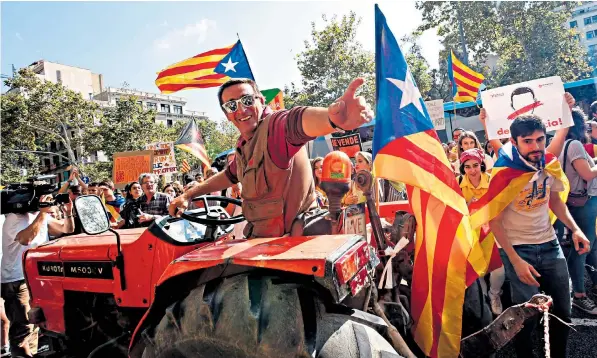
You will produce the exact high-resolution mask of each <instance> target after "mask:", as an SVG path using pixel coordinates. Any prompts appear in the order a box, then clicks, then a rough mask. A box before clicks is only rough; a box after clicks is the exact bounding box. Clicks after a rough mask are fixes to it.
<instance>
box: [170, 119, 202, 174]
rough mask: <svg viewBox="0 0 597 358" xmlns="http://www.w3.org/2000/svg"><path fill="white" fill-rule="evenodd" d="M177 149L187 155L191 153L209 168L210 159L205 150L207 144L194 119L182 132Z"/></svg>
mask: <svg viewBox="0 0 597 358" xmlns="http://www.w3.org/2000/svg"><path fill="white" fill-rule="evenodd" d="M174 145H175V146H176V148H178V149H181V150H184V151H185V152H187V153H191V154H193V155H194V156H196V157H197V158H199V160H201V162H202V163H203V164H204V165H205V166H207V167H209V166H210V162H209V157H208V156H207V150H205V144H204V142H203V136H202V135H201V131H199V128H197V124H196V123H195V120H194V119H191V120H190V121H189V123H188V124H187V125H186V127H185V128H184V129H183V130H182V133H181V134H180V137H179V138H178V140H177V141H176V142H175V143H174Z"/></svg>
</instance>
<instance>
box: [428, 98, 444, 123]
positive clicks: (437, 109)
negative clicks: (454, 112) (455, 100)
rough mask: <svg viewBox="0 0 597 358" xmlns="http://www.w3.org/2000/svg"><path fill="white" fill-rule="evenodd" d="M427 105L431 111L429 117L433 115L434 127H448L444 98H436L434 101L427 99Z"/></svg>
mask: <svg viewBox="0 0 597 358" xmlns="http://www.w3.org/2000/svg"><path fill="white" fill-rule="evenodd" d="M425 106H426V107H427V112H428V113H429V117H431V121H432V122H433V127H435V129H436V130H440V129H446V119H445V117H444V100H443V99H436V100H433V101H425Z"/></svg>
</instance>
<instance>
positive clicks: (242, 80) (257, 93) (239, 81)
mask: <svg viewBox="0 0 597 358" xmlns="http://www.w3.org/2000/svg"><path fill="white" fill-rule="evenodd" d="M244 83H247V84H249V85H251V87H253V91H254V92H255V96H261V92H260V91H259V87H257V83H255V81H253V80H250V79H248V78H233V79H231V80H228V81H226V82H225V83H224V84H223V85H221V86H220V88H219V89H218V101H220V106H221V105H223V104H224V101H223V100H222V93H223V92H224V90H225V89H226V88H228V87H232V86H234V85H242V84H244Z"/></svg>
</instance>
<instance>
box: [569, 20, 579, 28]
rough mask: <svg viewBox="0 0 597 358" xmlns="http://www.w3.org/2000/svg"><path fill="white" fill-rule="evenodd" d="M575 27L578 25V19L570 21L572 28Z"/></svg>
mask: <svg viewBox="0 0 597 358" xmlns="http://www.w3.org/2000/svg"><path fill="white" fill-rule="evenodd" d="M575 27H578V21H576V20H574V21H570V28H571V29H573V28H575Z"/></svg>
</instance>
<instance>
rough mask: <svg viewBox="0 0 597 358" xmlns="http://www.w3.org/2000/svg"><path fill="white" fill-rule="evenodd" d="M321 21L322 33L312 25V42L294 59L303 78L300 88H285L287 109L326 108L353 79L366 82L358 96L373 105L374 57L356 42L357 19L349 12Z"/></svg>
mask: <svg viewBox="0 0 597 358" xmlns="http://www.w3.org/2000/svg"><path fill="white" fill-rule="evenodd" d="M322 20H323V22H324V24H325V26H324V28H323V29H322V30H317V28H316V26H315V22H313V23H312V30H311V39H310V41H305V48H304V50H303V52H301V53H299V54H298V55H297V58H296V59H297V66H298V68H299V70H300V71H301V75H302V77H303V78H302V80H301V83H300V85H298V86H297V85H296V84H294V83H291V84H290V86H286V87H285V88H284V94H285V97H284V103H285V105H286V107H287V108H291V107H293V106H295V105H309V106H321V107H327V106H328V105H329V104H331V103H332V102H333V101H335V100H336V99H337V98H339V97H340V96H341V95H342V94H343V93H344V90H345V89H346V88H347V87H348V85H349V84H350V82H351V81H352V80H353V79H354V78H356V77H364V78H365V84H364V85H363V87H362V88H361V90H360V95H362V96H364V97H365V99H367V101H368V102H369V103H374V101H375V56H374V54H373V53H371V52H368V51H365V50H364V49H363V46H362V45H361V44H360V43H359V42H358V41H356V40H355V38H356V32H357V29H358V26H359V24H360V19H358V18H357V17H356V14H355V13H354V12H351V13H350V14H348V15H345V16H343V17H342V18H341V19H340V20H338V18H337V17H336V16H334V17H332V18H331V19H327V18H326V17H325V16H322Z"/></svg>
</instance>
